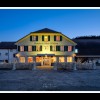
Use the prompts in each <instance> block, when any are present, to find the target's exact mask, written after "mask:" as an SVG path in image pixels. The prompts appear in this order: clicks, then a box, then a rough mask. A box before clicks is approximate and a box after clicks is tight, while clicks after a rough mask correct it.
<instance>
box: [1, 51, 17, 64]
mask: <svg viewBox="0 0 100 100" xmlns="http://www.w3.org/2000/svg"><path fill="white" fill-rule="evenodd" d="M0 53H1V55H0V60H9V63H12V62H13V61H14V57H13V54H15V53H17V50H16V49H0ZM6 53H8V55H6Z"/></svg>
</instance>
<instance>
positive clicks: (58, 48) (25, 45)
mask: <svg viewBox="0 0 100 100" xmlns="http://www.w3.org/2000/svg"><path fill="white" fill-rule="evenodd" d="M16 45H17V50H18V54H19V55H20V56H29V55H30V56H31V55H34V56H37V55H39V54H40V55H41V54H54V55H56V56H62V55H63V56H65V55H67V56H68V55H72V54H73V53H74V52H75V46H76V45H77V44H76V43H75V42H74V41H72V40H71V39H70V38H68V37H67V36H65V35H64V34H62V33H61V32H57V31H54V30H51V29H47V28H45V29H42V30H39V31H35V32H31V33H30V34H28V35H27V36H25V37H23V38H21V39H20V40H18V41H17V42H16Z"/></svg>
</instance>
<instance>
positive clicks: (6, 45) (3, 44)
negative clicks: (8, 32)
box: [0, 42, 17, 49]
mask: <svg viewBox="0 0 100 100" xmlns="http://www.w3.org/2000/svg"><path fill="white" fill-rule="evenodd" d="M0 49H17V46H16V45H15V42H0Z"/></svg>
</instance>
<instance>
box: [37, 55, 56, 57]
mask: <svg viewBox="0 0 100 100" xmlns="http://www.w3.org/2000/svg"><path fill="white" fill-rule="evenodd" d="M37 56H42V57H44V56H55V54H37Z"/></svg>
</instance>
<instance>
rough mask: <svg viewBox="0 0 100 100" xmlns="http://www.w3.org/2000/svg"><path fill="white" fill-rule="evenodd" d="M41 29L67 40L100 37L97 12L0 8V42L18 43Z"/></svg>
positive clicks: (99, 16) (98, 13) (99, 22)
mask: <svg viewBox="0 0 100 100" xmlns="http://www.w3.org/2000/svg"><path fill="white" fill-rule="evenodd" d="M42 28H50V29H53V30H55V31H59V32H62V33H63V34H65V35H66V36H68V37H69V38H73V37H77V36H84V35H100V9H98V10H97V9H94V10H93V9H90V10H89V9H86V10H85V9H72V10H71V9H48V10H47V9H44V10H43V9H32V10H30V9H23V10H22V9H21V10H20V9H19V10H18V9H17V10H14V9H9V10H3V9H0V41H17V40H18V39H20V38H22V37H24V36H25V35H27V34H29V33H30V32H34V31H37V30H40V29H42Z"/></svg>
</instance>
